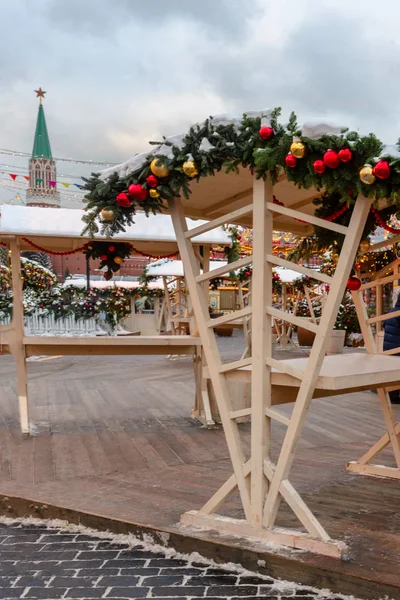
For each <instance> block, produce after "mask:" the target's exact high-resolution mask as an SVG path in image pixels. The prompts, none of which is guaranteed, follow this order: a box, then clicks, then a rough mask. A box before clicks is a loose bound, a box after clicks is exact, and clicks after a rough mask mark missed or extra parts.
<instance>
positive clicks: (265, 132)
mask: <svg viewBox="0 0 400 600" xmlns="http://www.w3.org/2000/svg"><path fill="white" fill-rule="evenodd" d="M259 134H260V138H261V139H263V140H269V138H270V137H272V136H273V135H274V130H273V129H272V127H261V129H260V131H259Z"/></svg>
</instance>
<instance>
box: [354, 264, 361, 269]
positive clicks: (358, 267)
mask: <svg viewBox="0 0 400 600" xmlns="http://www.w3.org/2000/svg"><path fill="white" fill-rule="evenodd" d="M354 268H355V269H357V271H359V270H360V269H361V265H360V263H357V264H356V265H354Z"/></svg>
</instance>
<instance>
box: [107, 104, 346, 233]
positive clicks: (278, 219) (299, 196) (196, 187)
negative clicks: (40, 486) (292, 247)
mask: <svg viewBox="0 0 400 600" xmlns="http://www.w3.org/2000/svg"><path fill="white" fill-rule="evenodd" d="M246 114H247V115H248V116H251V117H262V119H263V124H265V123H266V121H267V120H268V118H269V117H270V116H271V114H272V111H271V110H270V109H267V110H261V111H251V112H247V113H246ZM242 118H243V117H238V116H232V115H218V116H215V117H213V124H214V125H215V126H216V125H219V124H221V125H232V126H233V127H234V128H237V127H238V126H239V125H240V123H241V121H242ZM198 125H199V126H200V127H201V126H202V123H199V124H198ZM193 127H195V128H196V127H197V124H195V125H194V126H193ZM343 129H344V128H343V127H339V126H337V125H333V124H330V123H329V122H321V121H319V122H318V121H315V122H309V123H305V124H304V125H303V127H302V134H303V135H304V136H306V137H310V138H314V139H315V138H318V137H320V136H322V135H324V134H330V135H339V134H340V132H341V131H342V130H343ZM185 135H186V134H179V135H174V136H171V137H168V138H166V143H165V144H163V145H162V146H156V145H151V146H150V147H149V149H148V150H146V151H145V152H143V153H140V154H136V155H135V156H133V157H132V158H130V159H128V160H127V161H125V162H123V163H121V164H120V165H117V166H113V167H111V168H109V169H106V170H104V171H103V172H102V176H103V177H104V178H106V177H108V176H109V175H111V174H112V173H115V172H117V173H118V174H119V175H120V176H121V177H125V176H127V175H129V174H130V173H132V172H133V171H136V170H137V169H139V168H140V167H141V166H142V165H143V164H144V162H145V160H146V158H147V157H148V156H149V155H150V154H155V155H166V156H169V155H170V153H171V152H172V145H174V146H176V147H178V148H179V147H182V145H183V138H184V136H185ZM204 139H205V143H204V144H205V145H204V148H202V149H203V150H205V151H207V150H208V149H209V146H210V144H209V142H208V140H207V139H206V138H204ZM203 141H204V140H203ZM190 188H191V192H192V193H191V194H190V197H189V198H188V199H185V198H182V203H183V206H184V210H185V214H186V216H188V217H191V218H194V219H197V218H203V219H206V220H210V219H215V218H217V217H220V216H223V215H224V214H226V213H227V212H230V211H232V210H236V209H238V208H241V207H242V206H246V205H248V204H249V203H251V201H252V194H253V176H252V174H251V173H250V171H249V169H245V168H242V167H241V168H239V173H238V174H237V173H233V172H231V173H229V174H226V173H225V172H224V171H220V172H218V173H216V174H215V175H214V176H210V177H202V178H201V179H200V181H196V180H193V181H192V182H191V184H190ZM274 194H275V195H276V197H277V199H278V200H279V201H280V202H282V203H283V204H284V205H285V206H286V207H287V208H291V209H294V210H299V211H301V212H304V213H308V214H313V213H314V210H315V206H314V204H313V200H314V199H315V198H316V197H318V196H320V195H321V191H318V190H316V189H315V188H310V189H304V188H303V189H300V188H298V187H296V186H295V185H294V184H293V183H291V182H290V181H288V180H287V179H286V176H285V174H284V173H283V172H282V173H281V177H280V178H279V180H278V182H277V183H276V184H275V185H274ZM238 223H239V224H241V225H245V226H250V227H251V226H252V215H251V213H250V214H249V215H245V216H243V217H241V218H240V221H238ZM274 229H275V230H280V231H291V232H293V233H296V234H299V235H305V234H308V233H309V232H310V231H311V228H310V226H309V225H307V224H306V223H301V222H299V221H298V220H295V219H293V218H290V217H287V216H283V215H279V214H275V215H274Z"/></svg>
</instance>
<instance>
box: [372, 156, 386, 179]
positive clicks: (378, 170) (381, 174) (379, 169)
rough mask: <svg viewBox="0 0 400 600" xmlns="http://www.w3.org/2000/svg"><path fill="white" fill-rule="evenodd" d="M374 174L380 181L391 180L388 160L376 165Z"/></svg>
mask: <svg viewBox="0 0 400 600" xmlns="http://www.w3.org/2000/svg"><path fill="white" fill-rule="evenodd" d="M372 172H373V174H374V175H375V177H378V178H379V179H389V177H390V166H389V163H388V162H387V160H380V161H379V162H377V163H376V165H375V166H374V168H373V171H372Z"/></svg>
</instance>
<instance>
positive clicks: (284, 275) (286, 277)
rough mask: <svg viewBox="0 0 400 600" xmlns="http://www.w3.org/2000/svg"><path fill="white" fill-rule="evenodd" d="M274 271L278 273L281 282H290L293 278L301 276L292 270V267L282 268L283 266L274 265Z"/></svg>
mask: <svg viewBox="0 0 400 600" xmlns="http://www.w3.org/2000/svg"><path fill="white" fill-rule="evenodd" d="M274 271H275V273H277V274H278V275H279V277H280V278H281V281H282V283H292V282H293V281H294V280H295V279H299V277H301V273H298V272H297V271H292V269H284V268H283V267H274Z"/></svg>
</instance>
